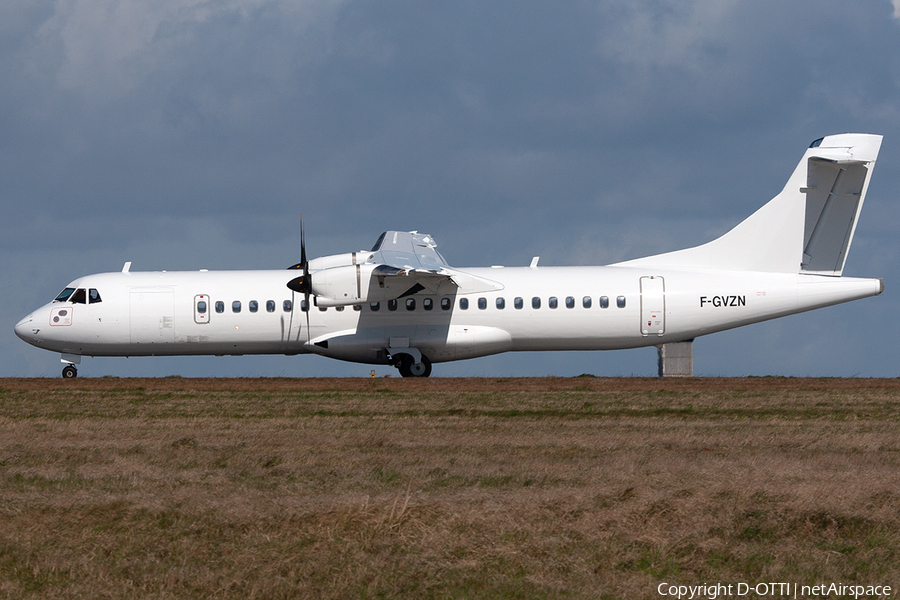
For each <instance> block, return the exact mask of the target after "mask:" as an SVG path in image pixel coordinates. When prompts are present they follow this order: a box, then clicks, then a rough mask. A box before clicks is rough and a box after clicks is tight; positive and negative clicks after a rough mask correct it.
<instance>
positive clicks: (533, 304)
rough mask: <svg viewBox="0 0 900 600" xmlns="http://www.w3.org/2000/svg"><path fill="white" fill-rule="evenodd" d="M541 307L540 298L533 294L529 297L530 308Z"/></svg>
mask: <svg viewBox="0 0 900 600" xmlns="http://www.w3.org/2000/svg"><path fill="white" fill-rule="evenodd" d="M540 307H541V299H540V298H538V297H537V296H535V297H534V298H532V299H531V308H540Z"/></svg>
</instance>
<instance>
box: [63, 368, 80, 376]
mask: <svg viewBox="0 0 900 600" xmlns="http://www.w3.org/2000/svg"><path fill="white" fill-rule="evenodd" d="M62 376H63V379H75V378H76V377H78V369H76V368H75V367H73V366H72V365H66V366H65V367H63V372H62Z"/></svg>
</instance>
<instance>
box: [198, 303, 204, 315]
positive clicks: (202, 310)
mask: <svg viewBox="0 0 900 600" xmlns="http://www.w3.org/2000/svg"><path fill="white" fill-rule="evenodd" d="M197 312H198V313H200V314H201V315H205V314H206V301H205V300H200V301H199V302H197Z"/></svg>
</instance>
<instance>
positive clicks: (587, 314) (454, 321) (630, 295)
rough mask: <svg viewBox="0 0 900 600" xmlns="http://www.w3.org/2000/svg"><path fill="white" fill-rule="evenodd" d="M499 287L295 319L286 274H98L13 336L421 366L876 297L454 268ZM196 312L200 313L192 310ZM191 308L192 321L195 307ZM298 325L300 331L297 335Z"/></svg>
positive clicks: (785, 286) (109, 347) (619, 270)
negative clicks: (395, 357) (417, 362)
mask: <svg viewBox="0 0 900 600" xmlns="http://www.w3.org/2000/svg"><path fill="white" fill-rule="evenodd" d="M464 271H465V272H466V273H468V274H471V275H473V276H475V277H477V278H480V279H483V280H489V281H492V282H494V283H495V284H496V285H495V287H498V288H500V289H497V290H492V291H490V292H483V291H478V292H466V291H465V290H464V289H459V290H457V291H456V293H454V294H452V295H433V294H428V293H427V292H419V293H416V294H413V295H410V296H407V297H402V298H399V299H396V300H392V301H387V302H378V303H363V304H357V305H351V306H345V307H330V308H318V307H316V306H312V307H311V308H310V310H309V311H308V314H307V312H306V311H304V310H303V301H302V298H303V295H302V294H298V293H296V292H292V291H291V290H290V289H288V288H287V287H286V284H287V282H288V281H289V280H290V279H291V278H293V277H294V276H295V273H292V272H290V271H283V270H279V271H190V272H187V271H181V272H127V273H126V272H123V273H101V274H97V275H90V276H86V277H82V278H79V279H77V280H75V281H73V282H72V283H71V284H69V286H67V287H68V288H73V289H76V290H78V289H84V290H85V291H86V292H87V291H89V290H96V294H97V296H98V297H99V299H100V301H99V302H93V303H92V302H90V301H89V300H90V299H89V298H87V300H86V301H85V302H84V303H72V302H70V301H68V300H67V301H54V302H51V303H49V304H47V305H45V306H43V307H41V308H39V309H37V310H36V311H34V312H33V313H32V314H30V315H29V316H27V317H26V318H25V319H23V320H22V321H21V322H20V323H19V324H18V325H17V326H16V333H17V334H18V335H19V337H21V338H22V339H24V340H25V341H27V342H29V343H31V344H33V345H35V346H38V347H40V348H45V349H47V350H52V351H56V352H60V353H62V354H64V355H75V356H81V355H87V356H166V355H242V354H301V353H309V352H313V353H317V354H321V355H324V356H329V357H332V358H338V359H342V360H347V361H354V362H361V363H370V364H386V363H388V362H389V360H390V354H391V352H392V350H391V349H393V351H394V352H396V351H397V350H398V349H400V348H406V347H409V348H417V349H418V350H419V351H420V352H421V353H422V354H423V355H425V356H426V357H427V358H428V359H430V361H431V362H432V363H439V362H445V361H451V360H459V359H464V358H473V357H477V356H486V355H490V354H496V353H500V352H507V351H529V350H532V351H535V350H610V349H621V348H636V347H641V346H652V345H659V344H663V343H667V342H677V341H684V340H689V339H693V338H695V337H697V336H701V335H705V334H709V333H714V332H717V331H722V330H725V329H730V328H733V327H738V326H741V325H746V324H749V323H755V322H759V321H764V320H767V319H772V318H776V317H780V316H784V315H789V314H794V313H798V312H803V311H806V310H811V309H814V308H819V307H823V306H828V305H832V304H837V303H840V302H846V301H849V300H854V299H858V298H864V297H867V296H873V295H876V294H879V293H881V290H882V289H883V285H882V282H881V281H880V280H878V279H857V278H847V277H840V278H838V277H828V276H818V275H806V274H782V273H755V272H747V271H741V272H728V271H716V270H691V269H668V270H661V269H653V270H648V269H644V268H629V267H618V266H607V267H507V268H504V267H495V268H474V269H465V270H464ZM203 303H205V306H204V304H203ZM201 308H202V309H203V310H201ZM307 317H308V324H307Z"/></svg>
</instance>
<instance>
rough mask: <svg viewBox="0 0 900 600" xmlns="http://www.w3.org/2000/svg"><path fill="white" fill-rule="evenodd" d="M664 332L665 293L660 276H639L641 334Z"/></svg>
mask: <svg viewBox="0 0 900 600" xmlns="http://www.w3.org/2000/svg"><path fill="white" fill-rule="evenodd" d="M665 332H666V293H665V282H664V281H663V278H662V277H658V276H650V277H641V334H642V335H662V334H664V333H665Z"/></svg>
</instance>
